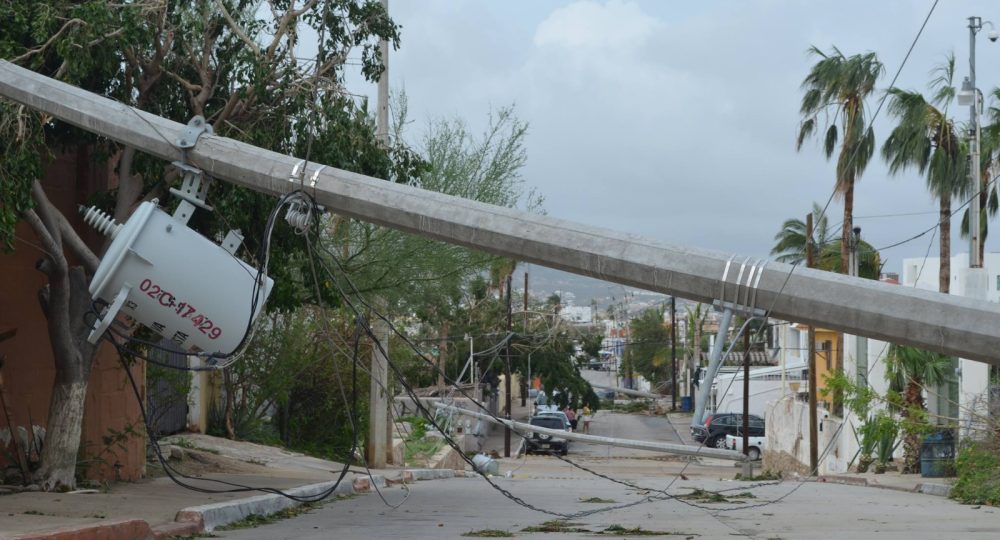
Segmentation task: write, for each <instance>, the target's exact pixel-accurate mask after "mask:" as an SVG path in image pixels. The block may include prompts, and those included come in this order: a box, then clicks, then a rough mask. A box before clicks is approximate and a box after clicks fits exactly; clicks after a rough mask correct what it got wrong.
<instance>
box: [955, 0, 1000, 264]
mask: <svg viewBox="0 0 1000 540" xmlns="http://www.w3.org/2000/svg"><path fill="white" fill-rule="evenodd" d="M987 25H988V26H989V27H990V32H989V34H987V37H988V38H989V40H990V41H993V42H995V41H996V40H997V38H998V37H1000V35H998V34H997V31H996V29H995V27H994V26H993V23H991V22H990V21H984V20H983V19H982V17H969V76H968V77H966V79H965V80H964V81H962V90H961V91H960V92H959V93H958V104H959V105H961V106H968V107H969V141H970V142H969V149H970V152H969V154H970V159H971V163H970V165H971V166H970V167H969V173H970V175H971V177H972V178H971V184H970V185H971V188H972V190H971V191H972V193H973V200H972V201H971V203H970V204H969V268H982V266H983V254H982V250H981V249H980V242H979V237H980V233H981V226H982V224H981V218H980V207H979V191H980V189H981V186H980V184H981V182H982V180H981V176H982V175H981V173H980V170H979V166H980V164H979V141H980V130H979V114H980V109H981V107H982V101H981V96H980V95H979V90H978V89H976V34H978V33H979V31H980V30H982V29H983V26H987Z"/></svg>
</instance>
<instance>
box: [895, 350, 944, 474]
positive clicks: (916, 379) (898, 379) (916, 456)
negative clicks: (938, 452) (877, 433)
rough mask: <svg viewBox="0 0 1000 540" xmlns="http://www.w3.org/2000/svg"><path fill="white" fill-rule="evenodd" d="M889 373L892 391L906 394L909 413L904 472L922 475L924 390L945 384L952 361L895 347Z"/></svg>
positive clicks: (905, 401)
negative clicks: (921, 445)
mask: <svg viewBox="0 0 1000 540" xmlns="http://www.w3.org/2000/svg"><path fill="white" fill-rule="evenodd" d="M885 367H886V373H885V377H886V379H888V381H889V383H890V385H891V387H892V388H893V389H894V390H896V391H899V392H902V394H903V402H904V403H905V405H906V409H904V410H903V413H902V414H903V416H904V417H905V418H907V420H908V422H904V427H903V429H904V431H905V433H906V434H905V435H904V438H903V455H904V458H903V472H904V473H915V472H920V442H921V441H920V436H921V434H922V432H923V430H921V429H919V426H921V425H923V424H924V423H925V420H924V418H923V417H924V413H925V412H926V411H927V408H926V407H925V406H924V395H923V388H924V386H933V385H937V384H941V383H942V382H944V380H945V378H946V376H947V373H948V369H949V368H950V367H951V359H950V358H949V357H947V356H945V355H943V354H939V353H934V352H930V351H926V350H924V349H918V348H916V347H904V346H902V345H892V346H890V347H889V354H888V355H886V357H885Z"/></svg>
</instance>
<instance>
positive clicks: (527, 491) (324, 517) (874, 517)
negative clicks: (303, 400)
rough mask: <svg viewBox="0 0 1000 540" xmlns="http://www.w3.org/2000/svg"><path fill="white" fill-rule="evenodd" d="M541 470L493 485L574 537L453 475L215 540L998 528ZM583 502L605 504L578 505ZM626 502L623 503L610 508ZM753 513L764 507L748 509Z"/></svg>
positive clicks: (762, 494) (814, 497)
mask: <svg viewBox="0 0 1000 540" xmlns="http://www.w3.org/2000/svg"><path fill="white" fill-rule="evenodd" d="M532 461H536V460H532ZM553 463H555V462H553ZM555 467H556V468H560V467H561V465H558V464H556V465H555ZM552 472H555V471H549V473H550V474H548V475H544V476H537V475H536V474H533V473H530V472H529V473H520V474H515V475H514V477H513V478H509V479H508V478H499V479H497V480H495V481H496V483H497V484H498V485H499V486H500V487H502V488H504V489H506V490H509V491H510V492H511V493H512V494H514V495H516V496H517V497H520V498H522V499H523V500H524V501H525V502H526V503H527V504H530V505H533V506H535V507H537V508H539V509H544V510H547V511H550V512H558V513H565V514H571V513H576V512H591V511H596V510H604V511H601V512H598V513H595V514H592V515H588V516H580V517H575V518H573V519H572V520H571V522H572V523H574V524H576V525H573V526H572V527H574V528H578V529H581V530H578V531H574V532H564V533H562V534H551V533H548V534H547V533H533V532H524V530H525V529H526V528H528V527H533V526H539V525H541V524H542V523H544V522H546V521H548V520H551V519H554V518H556V516H552V515H548V514H545V513H542V512H539V511H537V510H533V509H529V508H526V507H524V506H522V505H519V504H518V503H516V502H515V501H513V500H511V499H510V498H508V497H505V496H504V495H502V494H500V493H498V492H497V491H496V490H495V489H493V488H491V487H490V486H489V485H488V484H487V483H486V482H485V481H483V480H482V479H480V478H461V479H452V480H437V481H428V482H419V483H416V484H414V485H411V486H410V488H409V489H410V491H409V494H408V496H407V494H406V492H404V491H403V490H402V489H401V488H400V487H393V488H391V489H389V490H388V491H386V493H385V496H386V499H387V500H388V501H389V502H390V503H392V504H399V503H402V505H401V506H400V507H399V508H396V509H392V508H389V507H388V506H386V505H384V504H383V503H382V502H381V501H380V500H379V498H378V496H377V495H365V496H361V497H356V498H353V499H349V500H342V501H335V502H331V503H329V504H327V505H324V506H322V507H320V508H318V509H314V510H312V511H310V512H309V513H306V514H303V515H300V516H298V517H295V518H292V519H289V520H285V521H281V522H278V523H274V524H269V525H262V526H259V527H256V528H253V529H246V530H239V531H232V532H217V533H216V534H219V535H220V536H222V537H223V538H238V539H260V540H264V539H268V540H272V539H296V540H312V539H316V540H319V539H327V538H338V539H353V538H358V539H362V538H363V539H371V538H407V539H441V538H459V537H461V536H462V535H465V534H468V533H471V532H477V531H483V530H485V529H495V530H501V531H508V532H510V533H513V534H516V535H517V537H518V538H547V539H563V538H593V537H594V533H596V532H603V531H608V529H611V531H609V532H605V534H602V535H601V537H610V538H632V537H634V536H633V535H631V534H627V533H625V534H621V533H613V531H615V530H616V529H613V528H612V527H614V526H620V527H622V528H625V529H631V528H635V527H641V528H642V529H643V530H645V531H647V532H650V531H659V532H661V533H668V534H671V535H679V536H670V537H671V538H678V537H680V538H699V539H701V538H733V537H747V538H760V539H765V538H766V539H773V538H782V539H795V538H823V539H836V538H852V539H857V538H899V539H904V538H905V539H907V540H912V539H920V538H934V539H946V538H962V539H978V538H982V539H987V538H988V539H995V538H996V537H997V531H998V530H1000V515H998V514H997V513H996V510H995V509H992V508H988V507H983V508H973V507H968V506H961V505H958V504H956V503H954V502H952V501H949V500H947V499H944V498H941V497H933V496H929V495H920V494H914V493H905V492H897V491H889V490H883V489H874V488H863V487H854V486H844V485H836V484H820V483H813V482H809V483H804V484H800V483H797V482H785V483H782V484H779V485H770V486H764V487H757V488H750V487H748V486H747V485H745V484H744V483H742V482H739V483H736V482H732V481H729V482H726V481H720V480H706V479H699V480H691V481H684V480H678V481H676V482H675V483H674V485H673V486H671V487H670V489H669V490H668V492H669V493H672V494H686V493H691V492H692V490H693V488H695V487H700V488H704V489H713V490H721V489H730V490H733V491H727V492H722V494H723V495H728V496H730V497H732V496H733V495H738V494H741V493H751V494H752V496H753V498H739V499H732V500H735V501H736V502H732V503H709V502H696V501H692V500H682V499H670V500H649V496H650V495H655V493H654V492H641V491H638V490H636V489H632V488H628V487H625V486H622V485H620V484H616V483H613V482H610V481H607V480H604V479H601V478H598V477H595V476H592V475H588V474H585V473H582V471H578V470H577V471H576V472H572V471H569V470H563V471H562V474H561V475H557V476H553V475H551V473H552ZM669 482H670V478H669V477H652V476H651V477H648V478H645V479H644V480H643V481H642V485H645V486H648V487H654V486H660V487H665V486H666V485H667V484H669ZM404 497H405V500H404ZM591 497H599V498H601V499H602V500H603V501H605V502H600V503H592V502H584V500H585V499H588V498H591ZM782 497H783V498H782ZM610 501H613V502H610ZM772 501H777V502H772ZM628 504H631V506H628V507H625V508H621V506H622V505H628ZM761 504H763V505H764V506H756V505H761ZM741 507H747V508H744V509H739V508H741ZM584 530H585V531H588V532H584ZM618 530H619V531H620V529H618Z"/></svg>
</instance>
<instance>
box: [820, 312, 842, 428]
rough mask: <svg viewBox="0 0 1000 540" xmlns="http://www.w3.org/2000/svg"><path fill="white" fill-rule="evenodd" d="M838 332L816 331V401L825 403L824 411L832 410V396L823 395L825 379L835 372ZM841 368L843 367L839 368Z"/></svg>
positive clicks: (823, 329)
mask: <svg viewBox="0 0 1000 540" xmlns="http://www.w3.org/2000/svg"><path fill="white" fill-rule="evenodd" d="M840 335H841V334H840V332H835V331H833V330H827V329H825V328H817V329H816V386H817V388H816V390H817V394H816V401H817V403H825V405H826V409H827V410H829V411H832V410H833V395H825V396H824V395H823V391H824V390H825V389H826V378H827V377H828V376H830V375H831V374H832V373H833V372H834V371H836V370H837V368H838V366H837V338H839V337H840ZM839 367H841V368H843V366H839Z"/></svg>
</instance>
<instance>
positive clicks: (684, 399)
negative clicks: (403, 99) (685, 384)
mask: <svg viewBox="0 0 1000 540" xmlns="http://www.w3.org/2000/svg"><path fill="white" fill-rule="evenodd" d="M681 410H682V411H684V412H691V396H681Z"/></svg>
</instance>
